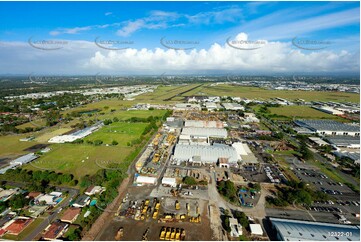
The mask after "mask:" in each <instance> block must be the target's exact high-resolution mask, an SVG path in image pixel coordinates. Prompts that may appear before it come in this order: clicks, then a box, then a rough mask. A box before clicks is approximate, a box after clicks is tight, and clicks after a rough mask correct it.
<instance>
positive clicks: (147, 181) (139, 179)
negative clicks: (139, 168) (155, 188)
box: [135, 175, 157, 186]
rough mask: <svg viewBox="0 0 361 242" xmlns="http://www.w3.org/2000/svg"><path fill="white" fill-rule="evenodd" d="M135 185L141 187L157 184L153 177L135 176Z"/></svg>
mask: <svg viewBox="0 0 361 242" xmlns="http://www.w3.org/2000/svg"><path fill="white" fill-rule="evenodd" d="M135 183H136V184H137V185H138V186H143V185H156V184H157V178H155V177H150V176H139V175H138V176H136V178H135Z"/></svg>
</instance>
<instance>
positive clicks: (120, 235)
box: [114, 227, 124, 240]
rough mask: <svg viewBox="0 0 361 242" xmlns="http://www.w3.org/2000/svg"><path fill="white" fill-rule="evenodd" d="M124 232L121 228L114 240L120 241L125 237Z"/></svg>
mask: <svg viewBox="0 0 361 242" xmlns="http://www.w3.org/2000/svg"><path fill="white" fill-rule="evenodd" d="M123 231H124V229H123V227H120V228H119V230H118V231H117V233H116V235H115V236H114V239H115V240H120V239H121V238H122V237H123Z"/></svg>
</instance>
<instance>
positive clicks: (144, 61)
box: [84, 33, 359, 73]
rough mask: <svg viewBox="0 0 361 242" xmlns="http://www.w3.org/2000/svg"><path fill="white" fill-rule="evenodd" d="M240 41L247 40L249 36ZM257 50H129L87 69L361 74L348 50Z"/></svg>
mask: <svg viewBox="0 0 361 242" xmlns="http://www.w3.org/2000/svg"><path fill="white" fill-rule="evenodd" d="M235 39H236V40H247V39H248V37H247V35H246V34H245V33H240V34H238V35H237V36H236V38H235ZM259 41H260V42H262V43H265V44H263V45H261V46H262V47H261V48H259V49H256V50H239V49H236V48H232V47H231V46H229V45H227V44H224V45H220V44H217V43H215V44H213V45H212V46H211V47H210V48H209V49H200V50H196V49H194V50H191V51H176V50H173V49H166V50H164V49H160V48H156V49H154V50H150V49H146V48H144V49H126V50H123V51H110V52H108V53H105V52H101V51H97V52H96V53H95V54H94V56H93V57H92V58H90V60H89V61H88V62H87V63H86V64H85V65H84V67H85V68H90V69H92V68H94V69H96V68H102V69H105V70H112V71H116V70H132V71H140V72H142V71H144V72H150V71H152V72H154V71H156V72H160V71H164V70H166V71H168V72H169V71H202V70H219V71H260V72H270V73H271V72H277V71H284V72H310V73H312V72H314V73H317V72H341V71H349V72H351V71H353V72H355V71H359V56H358V54H351V53H349V52H347V51H340V52H339V53H335V52H333V51H331V50H327V49H325V50H322V51H301V50H300V49H297V48H296V47H294V46H292V45H291V44H290V43H282V42H267V41H265V40H259Z"/></svg>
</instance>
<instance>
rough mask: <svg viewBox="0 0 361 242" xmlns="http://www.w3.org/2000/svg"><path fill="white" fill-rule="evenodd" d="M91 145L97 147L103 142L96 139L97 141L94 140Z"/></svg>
mask: <svg viewBox="0 0 361 242" xmlns="http://www.w3.org/2000/svg"><path fill="white" fill-rule="evenodd" d="M93 144H94V145H95V146H99V145H101V144H103V141H102V140H99V139H97V140H94V142H93Z"/></svg>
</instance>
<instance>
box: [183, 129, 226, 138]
mask: <svg viewBox="0 0 361 242" xmlns="http://www.w3.org/2000/svg"><path fill="white" fill-rule="evenodd" d="M182 134H185V135H190V136H193V137H219V138H227V130H226V129H219V128H193V127H185V128H183V130H182Z"/></svg>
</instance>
